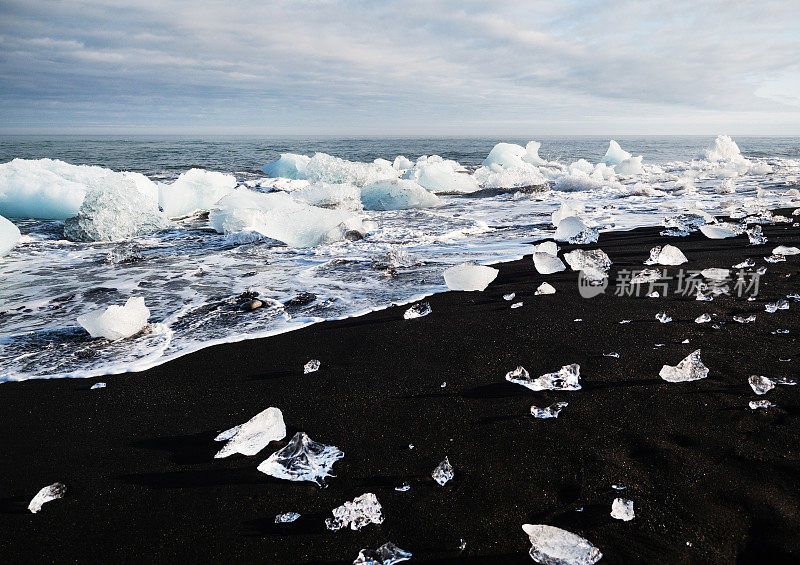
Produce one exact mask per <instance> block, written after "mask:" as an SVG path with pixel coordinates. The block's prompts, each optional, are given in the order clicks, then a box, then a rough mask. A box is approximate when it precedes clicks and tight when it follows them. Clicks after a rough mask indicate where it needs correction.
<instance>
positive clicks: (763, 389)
mask: <svg viewBox="0 0 800 565" xmlns="http://www.w3.org/2000/svg"><path fill="white" fill-rule="evenodd" d="M747 382H748V383H749V384H750V388H752V389H753V392H755V393H756V394H758V395H762V394H767V393H768V392H769V391H771V390H772V389H773V388H775V383H774V382H773V381H772V379H769V378H767V377H765V376H764V375H750V378H749V379H747Z"/></svg>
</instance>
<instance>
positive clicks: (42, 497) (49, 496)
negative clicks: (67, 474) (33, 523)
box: [28, 483, 67, 514]
mask: <svg viewBox="0 0 800 565" xmlns="http://www.w3.org/2000/svg"><path fill="white" fill-rule="evenodd" d="M65 492H67V487H65V486H64V483H53V484H52V485H49V486H46V487H44V488H43V489H42V490H40V491H39V492H37V493H36V496H34V497H33V499H32V500H31V502H30V504H28V510H30V511H31V512H32V513H34V514H36V513H37V512H38V511H39V510H41V509H42V505H43V504H44V503H45V502H50V501H51V500H56V499H59V498H61V497H62V496H64V493H65Z"/></svg>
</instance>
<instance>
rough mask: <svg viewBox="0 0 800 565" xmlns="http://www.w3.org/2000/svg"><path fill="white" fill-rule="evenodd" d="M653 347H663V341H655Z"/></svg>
mask: <svg viewBox="0 0 800 565" xmlns="http://www.w3.org/2000/svg"><path fill="white" fill-rule="evenodd" d="M655 347H664V344H663V343H656V344H655ZM654 349H655V348H654Z"/></svg>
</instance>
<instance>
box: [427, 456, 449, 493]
mask: <svg viewBox="0 0 800 565" xmlns="http://www.w3.org/2000/svg"><path fill="white" fill-rule="evenodd" d="M431 477H433V480H434V481H436V483H437V484H438V485H439V486H440V487H443V486H444V485H445V484H446V483H447V482H448V481H450V480H452V478H453V477H455V471H453V466H452V465H451V464H450V459H448V458H447V457H445V458H444V461H442V462H441V463H439V465H438V466H437V467H436V468H435V469H434V470H433V472H432V473H431Z"/></svg>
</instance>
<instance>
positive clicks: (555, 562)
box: [522, 524, 603, 565]
mask: <svg viewBox="0 0 800 565" xmlns="http://www.w3.org/2000/svg"><path fill="white" fill-rule="evenodd" d="M522 530H523V531H524V532H525V533H526V534H528V538H529V539H530V541H531V549H530V556H531V557H532V558H533V560H534V561H536V562H537V563H542V564H544V565H593V564H594V563H597V562H598V561H600V559H602V557H603V554H602V553H601V552H600V550H599V549H597V548H596V547H595V546H594V545H592V543H591V542H590V541H589V540H587V539H586V538H582V537H581V536H579V535H577V534H573V533H572V532H568V531H567V530H562V529H561V528H556V527H555V526H547V525H544V524H536V525H534V524H523V526H522Z"/></svg>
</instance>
